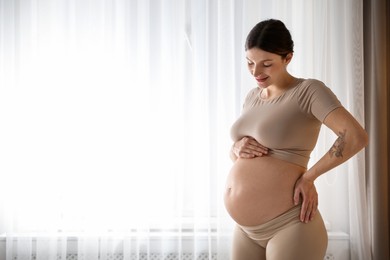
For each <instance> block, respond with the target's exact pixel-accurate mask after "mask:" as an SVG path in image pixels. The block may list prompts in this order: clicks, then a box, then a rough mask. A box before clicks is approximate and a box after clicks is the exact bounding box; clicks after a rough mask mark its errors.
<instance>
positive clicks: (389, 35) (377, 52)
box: [364, 0, 390, 260]
mask: <svg viewBox="0 0 390 260" xmlns="http://www.w3.org/2000/svg"><path fill="white" fill-rule="evenodd" d="M389 24H390V4H389V2H388V1H386V0H365V1H364V65H365V69H364V76H365V93H366V99H365V104H366V122H367V130H368V133H369V136H370V144H369V146H368V149H367V155H366V161H367V166H366V172H367V175H366V178H367V189H368V201H369V213H370V228H371V243H370V244H371V255H372V257H373V259H375V260H376V259H378V260H382V259H383V260H384V259H389V258H390V252H389V250H390V247H389V245H390V240H389V237H390V228H389V218H390V214H389V203H390V201H389V196H390V195H389V194H390V190H389V173H390V171H389V169H390V167H389V148H390V141H389V140H390V139H389V122H390V121H389V116H390V109H389V108H390V91H389V89H390V77H389V75H390V74H389V71H390V48H389V44H390V26H389Z"/></svg>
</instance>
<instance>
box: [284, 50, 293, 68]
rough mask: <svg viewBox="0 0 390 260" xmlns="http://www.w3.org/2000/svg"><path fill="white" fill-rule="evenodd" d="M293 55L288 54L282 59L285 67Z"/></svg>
mask: <svg viewBox="0 0 390 260" xmlns="http://www.w3.org/2000/svg"><path fill="white" fill-rule="evenodd" d="M292 57H293V53H292V52H290V53H289V54H287V55H286V58H285V59H284V62H285V65H288V64H289V63H290V61H291V60H292Z"/></svg>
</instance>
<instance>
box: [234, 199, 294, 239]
mask: <svg viewBox="0 0 390 260" xmlns="http://www.w3.org/2000/svg"><path fill="white" fill-rule="evenodd" d="M300 211H301V205H297V206H294V207H292V208H291V209H289V210H288V211H286V212H284V213H282V214H281V215H279V216H277V217H275V218H273V219H271V220H269V221H268V222H266V223H263V224H260V225H257V226H242V225H239V226H240V227H241V228H242V229H243V230H244V231H245V232H246V233H248V234H249V233H253V234H256V233H259V232H267V231H269V230H272V231H275V230H278V229H281V228H284V227H286V226H287V225H290V224H295V223H299V222H300V220H299V214H300Z"/></svg>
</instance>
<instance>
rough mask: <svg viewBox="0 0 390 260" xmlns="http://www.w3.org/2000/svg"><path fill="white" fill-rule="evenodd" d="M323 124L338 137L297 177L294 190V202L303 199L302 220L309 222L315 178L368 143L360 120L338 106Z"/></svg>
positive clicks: (315, 197)
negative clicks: (314, 162)
mask: <svg viewBox="0 0 390 260" xmlns="http://www.w3.org/2000/svg"><path fill="white" fill-rule="evenodd" d="M324 124H325V125H326V126H327V127H329V128H330V129H331V130H332V131H333V132H334V133H335V134H336V135H337V136H338V138H337V140H336V141H335V142H334V144H333V145H332V147H331V148H330V149H329V151H328V152H327V153H326V154H325V155H324V156H323V157H322V158H321V159H320V160H319V161H318V162H317V163H316V164H315V165H313V167H311V168H310V169H308V170H307V172H305V173H304V174H303V175H302V177H301V178H300V179H298V181H297V183H296V185H295V190H294V201H295V203H296V204H297V203H298V201H299V199H300V197H301V196H302V198H303V203H302V210H301V220H302V221H305V222H308V221H309V220H310V219H312V218H313V216H314V214H315V212H316V209H317V192H316V190H315V187H314V181H315V180H316V179H317V178H318V177H319V176H321V175H322V174H324V173H326V172H327V171H329V170H331V169H333V168H335V167H336V166H338V165H340V164H342V163H343V162H345V161H347V160H348V159H349V158H351V157H352V156H354V155H355V154H356V153H358V152H359V151H360V150H361V149H363V148H364V147H365V146H367V144H368V135H367V133H366V131H365V130H364V129H363V128H362V126H361V125H360V124H359V122H357V121H356V119H355V118H354V117H353V116H352V115H351V114H350V113H349V112H348V111H347V110H346V109H345V108H337V109H335V110H334V111H332V112H331V113H329V115H328V116H327V117H326V118H325V121H324Z"/></svg>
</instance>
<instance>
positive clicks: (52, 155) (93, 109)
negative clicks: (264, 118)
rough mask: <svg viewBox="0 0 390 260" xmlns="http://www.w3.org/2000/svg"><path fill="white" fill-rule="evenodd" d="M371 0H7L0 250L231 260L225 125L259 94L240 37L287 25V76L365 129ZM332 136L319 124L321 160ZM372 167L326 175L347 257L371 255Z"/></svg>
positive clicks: (0, 40) (0, 45) (0, 84)
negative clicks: (258, 27) (325, 93)
mask: <svg viewBox="0 0 390 260" xmlns="http://www.w3.org/2000/svg"><path fill="white" fill-rule="evenodd" d="M361 5H362V3H361V1H342V2H340V1H337V0H332V1H304V0H302V1H294V2H293V3H292V1H288V0H283V1H282V0H279V1H255V0H253V1H233V0H232V1H222V0H221V1H207V0H192V1H190V0H188V1H184V0H165V1H152V0H149V1H143V0H134V1H125V0H116V1H109V0H95V1H88V0H82V1H76V0H69V1H64V0H56V1H49V0H40V1H38V0H18V1H7V0H0V175H1V182H2V183H3V185H2V186H3V187H2V189H0V220H1V222H0V232H1V233H2V235H3V236H2V237H3V238H2V240H1V241H0V242H1V243H2V244H1V245H0V253H2V255H3V256H6V257H7V259H14V258H15V257H16V258H17V259H32V258H31V257H32V255H35V256H36V257H37V259H56V258H57V257H58V256H60V257H61V259H65V257H66V256H69V255H72V254H74V255H75V256H76V255H77V257H78V259H114V256H115V257H119V258H120V259H171V258H172V259H229V244H230V234H231V230H232V227H233V222H232V221H231V220H230V218H229V217H228V216H227V214H226V212H225V210H224V207H223V202H222V194H223V188H224V182H225V177H226V175H227V173H228V171H229V168H230V166H231V162H230V161H229V158H228V151H229V148H230V145H231V143H230V137H229V127H230V125H231V123H232V122H233V121H234V119H235V118H236V117H237V115H238V114H239V113H240V108H241V104H242V101H243V98H244V96H245V94H246V92H247V91H248V90H249V89H250V88H252V87H254V86H255V83H254V82H253V80H252V79H251V77H250V76H249V73H248V72H247V69H246V66H245V58H244V55H245V54H244V51H243V45H244V40H245V37H246V34H247V33H248V31H249V29H250V28H251V27H252V26H253V25H254V24H256V23H257V22H258V21H260V20H262V19H266V18H279V19H281V20H283V21H284V22H285V23H286V25H287V27H288V28H290V29H291V33H292V35H293V39H294V41H295V46H296V47H295V57H294V60H293V62H292V64H291V66H290V69H291V71H292V73H293V74H295V75H297V76H300V77H315V78H319V79H321V80H323V81H324V82H325V83H327V84H328V85H329V86H330V87H331V88H332V89H333V91H334V92H335V93H336V94H337V95H338V96H339V98H340V100H341V101H342V102H343V104H344V105H345V106H346V107H347V108H348V109H349V110H350V111H351V112H352V113H353V114H354V115H355V116H357V117H358V119H359V120H362V118H363V107H362V104H363V102H362V99H363V96H362V91H363V83H362V82H363V81H362V80H363V76H362V73H361V72H362V71H363V67H362V66H363V65H362V31H361V30H362V6H361ZM333 139H334V136H333V135H332V134H331V133H328V132H326V131H324V133H323V134H322V135H321V139H320V141H319V144H318V148H317V149H316V151H315V152H314V153H313V156H312V157H313V160H312V162H314V160H315V159H316V158H318V157H319V156H320V155H322V154H323V153H324V152H326V150H327V149H328V148H329V147H330V145H331V144H332V143H333ZM363 169H364V160H363V158H362V157H361V156H360V157H356V158H354V159H353V160H351V162H350V163H348V164H345V165H344V166H342V167H339V168H337V169H336V170H334V171H332V172H331V173H328V174H327V175H326V176H324V177H323V178H321V179H320V180H319V181H318V190H319V192H320V205H321V206H320V208H321V210H322V213H323V216H324V218H325V219H326V220H327V222H328V223H329V224H328V227H329V231H342V232H345V233H347V234H349V236H350V244H351V249H352V251H351V252H352V253H351V256H354V258H352V259H369V258H366V257H365V253H366V252H367V246H368V244H367V243H366V242H367V239H368V237H366V236H368V234H367V225H366V222H365V217H366V216H365V215H364V214H366V204H365V191H364V187H365V186H364V173H363ZM336 200H337V203H335V201H336ZM357 223H359V224H357ZM3 245H4V246H3ZM2 250H3V251H4V252H2ZM169 257H171V258H169ZM174 257H176V258H174ZM115 259H117V258H115Z"/></svg>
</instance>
